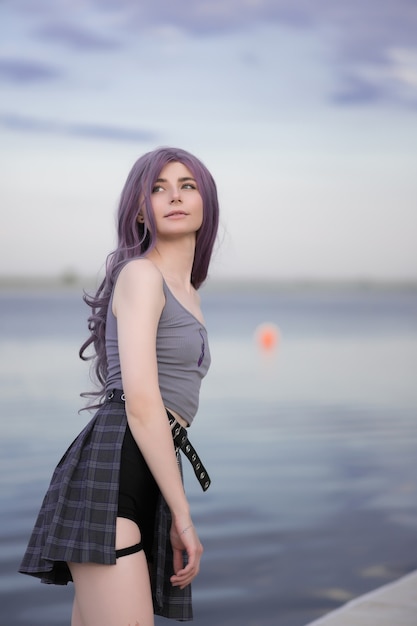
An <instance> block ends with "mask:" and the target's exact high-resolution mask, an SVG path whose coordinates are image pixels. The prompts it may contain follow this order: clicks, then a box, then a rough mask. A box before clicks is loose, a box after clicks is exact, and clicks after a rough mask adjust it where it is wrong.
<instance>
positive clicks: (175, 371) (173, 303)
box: [106, 281, 210, 424]
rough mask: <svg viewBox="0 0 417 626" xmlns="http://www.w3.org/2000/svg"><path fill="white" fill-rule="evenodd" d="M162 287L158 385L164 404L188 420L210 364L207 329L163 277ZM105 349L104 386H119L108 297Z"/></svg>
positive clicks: (117, 348)
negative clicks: (163, 298)
mask: <svg viewBox="0 0 417 626" xmlns="http://www.w3.org/2000/svg"><path fill="white" fill-rule="evenodd" d="M163 289H164V295H165V306H164V308H163V309H162V313H161V317H160V319H159V324H158V330H157V335H156V356H157V361H158V379H159V389H160V391H161V396H162V400H163V402H164V405H165V406H166V407H167V408H168V409H172V410H173V411H176V412H177V413H178V414H179V415H181V417H183V418H184V419H185V420H186V421H187V422H188V424H191V422H192V421H193V419H194V416H195V414H196V413H197V409H198V402H199V395H200V386H201V381H202V379H203V378H204V376H205V375H206V374H207V371H208V368H209V366H210V350H209V346H208V339H207V331H206V329H205V327H204V326H203V324H202V323H201V322H200V321H199V320H198V319H197V318H196V317H194V315H193V314H192V313H190V311H188V310H187V309H186V308H185V307H183V305H182V304H181V303H180V302H179V301H178V300H177V299H176V298H175V296H174V295H173V294H172V293H171V291H170V290H169V288H168V285H167V284H166V282H165V281H163ZM106 353H107V381H106V390H110V389H123V385H122V375H121V371H120V358H119V347H118V342H117V319H116V317H115V316H114V315H113V311H112V300H110V303H109V308H108V311H107V323H106Z"/></svg>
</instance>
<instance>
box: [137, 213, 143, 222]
mask: <svg viewBox="0 0 417 626" xmlns="http://www.w3.org/2000/svg"><path fill="white" fill-rule="evenodd" d="M144 221H145V218H144V217H143V215H142V213H139V215H138V222H139V224H143V223H144Z"/></svg>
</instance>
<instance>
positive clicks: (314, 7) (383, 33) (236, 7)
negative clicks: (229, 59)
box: [3, 0, 417, 106]
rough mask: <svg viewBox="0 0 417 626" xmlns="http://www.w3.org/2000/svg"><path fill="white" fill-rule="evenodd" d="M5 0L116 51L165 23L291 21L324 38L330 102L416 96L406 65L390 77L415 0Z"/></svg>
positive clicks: (77, 43)
mask: <svg viewBox="0 0 417 626" xmlns="http://www.w3.org/2000/svg"><path fill="white" fill-rule="evenodd" d="M3 4H4V5H6V6H7V7H8V10H9V11H15V12H17V11H19V12H20V16H21V17H22V16H23V14H24V15H25V18H26V20H28V21H29V22H32V24H33V29H32V32H33V33H36V37H39V36H42V38H43V40H44V41H45V42H47V43H49V44H51V45H52V44H53V45H57V44H59V45H62V46H65V47H68V46H69V47H71V49H73V50H75V49H78V50H80V51H81V52H94V51H104V52H105V51H111V50H112V49H115V48H117V47H120V46H122V45H126V46H127V45H128V43H129V40H133V39H137V38H138V37H140V35H141V33H148V34H149V33H152V32H155V33H156V34H158V33H159V36H161V35H160V33H163V32H164V29H165V32H167V29H168V30H169V29H171V30H177V31H178V32H181V33H183V34H184V35H186V36H191V37H199V36H211V37H213V36H217V35H224V34H227V33H228V32H239V31H240V32H242V31H245V30H250V29H253V28H256V26H258V25H260V24H268V25H269V26H272V27H273V26H274V25H276V26H280V27H284V28H287V29H288V28H290V29H294V30H297V31H298V32H299V33H300V32H301V33H302V32H305V33H306V34H307V35H309V36H311V35H313V36H315V37H316V38H317V39H318V40H319V41H320V42H321V43H322V47H323V63H325V64H326V65H327V68H328V69H329V70H330V72H331V73H332V76H333V89H331V90H330V91H329V94H328V97H329V99H330V100H331V101H332V102H333V103H336V104H337V105H343V106H347V105H349V106H352V105H358V104H361V105H364V104H375V103H376V102H378V103H382V102H385V101H389V102H393V101H394V102H398V103H403V104H410V103H412V104H413V103H414V104H416V103H417V85H415V84H414V83H413V82H411V83H410V81H409V80H408V78H407V76H408V75H409V72H408V73H407V76H406V72H405V71H397V73H396V78H395V80H394V79H393V78H392V74H393V70H394V68H393V60H392V57H390V54H391V51H392V50H407V51H408V53H407V54H409V55H413V54H416V53H417V42H416V32H417V10H416V3H415V0H365V1H364V0H349V2H335V0H316V1H315V2H312V1H311V0H199V1H198V2H196V1H195V0H175V1H173V0H141V1H140V2H138V1H137V0H83V2H75V3H74V2H69V1H67V2H59V3H57V2H55V0H30V1H29V0H13V1H12V0H8V1H7V0H3ZM81 25H82V26H81ZM254 53H256V51H254ZM290 61H291V60H289V62H290ZM397 65H398V64H397ZM397 69H398V67H397ZM407 81H408V82H407Z"/></svg>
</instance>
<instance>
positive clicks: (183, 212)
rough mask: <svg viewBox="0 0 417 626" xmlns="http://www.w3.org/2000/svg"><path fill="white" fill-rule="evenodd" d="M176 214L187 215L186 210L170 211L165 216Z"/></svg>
mask: <svg viewBox="0 0 417 626" xmlns="http://www.w3.org/2000/svg"><path fill="white" fill-rule="evenodd" d="M176 215H187V213H186V212H185V211H178V210H177V211H170V212H169V213H167V214H166V215H165V217H175V216H176Z"/></svg>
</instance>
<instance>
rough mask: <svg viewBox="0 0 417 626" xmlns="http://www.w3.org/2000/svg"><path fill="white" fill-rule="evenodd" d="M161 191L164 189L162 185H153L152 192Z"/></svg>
mask: <svg viewBox="0 0 417 626" xmlns="http://www.w3.org/2000/svg"><path fill="white" fill-rule="evenodd" d="M159 191H164V188H163V187H162V186H161V185H155V187H152V193H158V192H159Z"/></svg>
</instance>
